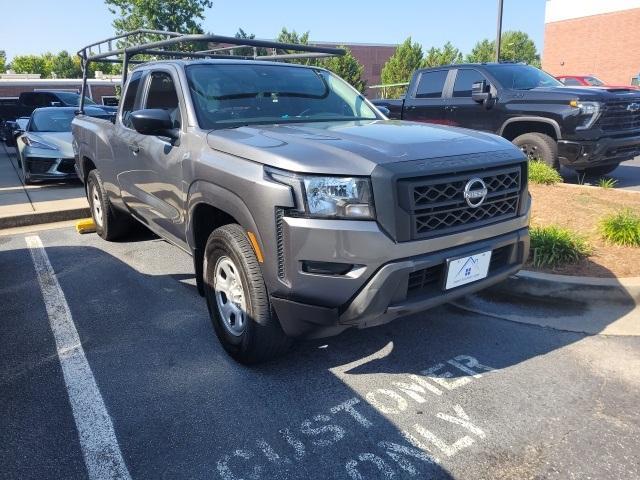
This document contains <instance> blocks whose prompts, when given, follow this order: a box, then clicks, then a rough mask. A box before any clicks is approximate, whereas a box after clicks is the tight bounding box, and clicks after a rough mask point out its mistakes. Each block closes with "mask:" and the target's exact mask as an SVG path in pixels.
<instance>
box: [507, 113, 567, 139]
mask: <svg viewBox="0 0 640 480" xmlns="http://www.w3.org/2000/svg"><path fill="white" fill-rule="evenodd" d="M516 122H537V123H546V124H547V125H551V126H552V127H553V130H554V131H555V133H556V139H558V140H560V139H561V138H562V133H561V131H560V125H559V124H558V122H556V121H555V120H553V119H552V118H546V117H514V118H509V119H507V120H506V121H505V122H504V123H503V124H502V126H501V127H500V130H499V131H498V135H500V136H501V137H502V136H503V133H504V130H505V129H506V128H507V126H509V125H511V124H512V123H516Z"/></svg>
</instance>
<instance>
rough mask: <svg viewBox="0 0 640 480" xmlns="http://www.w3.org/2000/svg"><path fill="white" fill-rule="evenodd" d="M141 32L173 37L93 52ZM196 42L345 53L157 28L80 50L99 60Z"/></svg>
mask: <svg viewBox="0 0 640 480" xmlns="http://www.w3.org/2000/svg"><path fill="white" fill-rule="evenodd" d="M140 34H153V35H163V34H164V35H168V36H170V37H171V38H166V39H164V40H158V41H153V42H146V43H139V44H134V45H130V46H125V47H124V48H117V49H115V50H109V51H107V52H98V53H93V52H92V51H91V47H96V46H98V45H100V44H104V43H108V41H109V40H111V41H113V40H119V39H123V38H129V37H131V36H134V35H140ZM195 42H209V43H222V44H228V45H234V46H235V47H233V48H239V47H263V48H275V49H278V50H290V51H294V52H309V53H325V54H329V55H344V53H345V52H344V50H343V49H340V48H334V47H321V46H317V45H303V44H297V43H282V42H275V41H272V40H258V39H255V38H235V37H225V36H222V35H209V34H180V33H176V32H162V31H157V30H135V31H133V32H129V33H127V34H122V35H118V36H116V37H111V38H109V39H106V40H102V41H99V42H95V43H92V44H91V45H87V46H85V47H83V48H81V49H80V50H79V51H78V55H79V56H80V57H83V58H86V60H88V61H98V60H101V59H103V58H109V57H113V56H118V55H123V54H125V53H128V54H132V53H145V52H146V50H152V49H157V48H159V47H166V46H170V45H177V44H181V43H195Z"/></svg>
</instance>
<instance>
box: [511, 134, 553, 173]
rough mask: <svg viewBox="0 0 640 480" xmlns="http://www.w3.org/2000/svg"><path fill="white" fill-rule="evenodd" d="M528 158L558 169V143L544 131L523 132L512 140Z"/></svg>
mask: <svg viewBox="0 0 640 480" xmlns="http://www.w3.org/2000/svg"><path fill="white" fill-rule="evenodd" d="M512 142H513V144H514V145H516V146H517V147H519V148H520V150H522V152H523V153H524V154H525V155H526V156H527V158H528V159H529V160H539V161H541V162H544V163H546V164H547V165H549V166H550V167H552V168H555V169H556V170H560V162H559V160H558V144H557V143H556V141H555V140H554V139H553V138H551V137H550V136H549V135H545V134H544V133H525V134H523V135H519V136H517V137H516V138H514V139H513V140H512Z"/></svg>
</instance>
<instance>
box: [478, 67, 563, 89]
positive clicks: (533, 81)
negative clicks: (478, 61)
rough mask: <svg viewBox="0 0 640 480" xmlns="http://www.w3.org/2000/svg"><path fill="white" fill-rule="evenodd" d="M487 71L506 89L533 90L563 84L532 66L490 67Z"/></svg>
mask: <svg viewBox="0 0 640 480" xmlns="http://www.w3.org/2000/svg"><path fill="white" fill-rule="evenodd" d="M487 70H489V72H491V74H492V75H493V76H494V77H496V79H497V80H498V82H500V83H501V84H502V86H503V87H504V88H510V89H513V90H531V89H532V88H536V87H562V83H561V82H559V81H558V80H556V79H555V78H553V77H552V76H551V75H549V74H548V73H546V72H543V71H542V70H540V69H538V68H535V67H532V66H530V65H488V66H487Z"/></svg>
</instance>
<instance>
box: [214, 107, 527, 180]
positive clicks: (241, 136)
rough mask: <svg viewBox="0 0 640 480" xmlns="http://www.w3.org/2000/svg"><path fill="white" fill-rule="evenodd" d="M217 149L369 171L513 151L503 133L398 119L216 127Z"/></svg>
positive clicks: (300, 167)
mask: <svg viewBox="0 0 640 480" xmlns="http://www.w3.org/2000/svg"><path fill="white" fill-rule="evenodd" d="M207 143H208V144H209V146H210V147H211V148H213V149H214V150H217V151H220V152H224V153H228V154H230V155H234V156H238V157H242V158H246V159H248V160H253V161H256V162H259V163H263V164H266V165H270V166H273V167H276V168H282V169H285V170H292V171H296V172H307V173H331V174H347V175H369V174H370V173H371V172H372V171H373V169H374V168H375V167H376V166H377V165H380V164H385V163H390V162H405V161H410V160H428V159H432V158H442V157H448V156H452V155H463V154H469V153H484V152H492V151H498V150H509V149H514V150H515V147H514V146H513V145H512V144H511V143H510V142H508V141H507V140H504V139H502V138H500V137H497V136H495V135H490V134H486V133H481V132H476V131H472V130H466V129H462V128H452V127H443V126H438V125H425V124H421V123H415V122H403V121H394V120H372V121H358V122H310V123H296V124H281V125H259V126H246V127H240V128H236V129H229V130H213V131H211V132H209V133H208V135H207Z"/></svg>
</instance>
